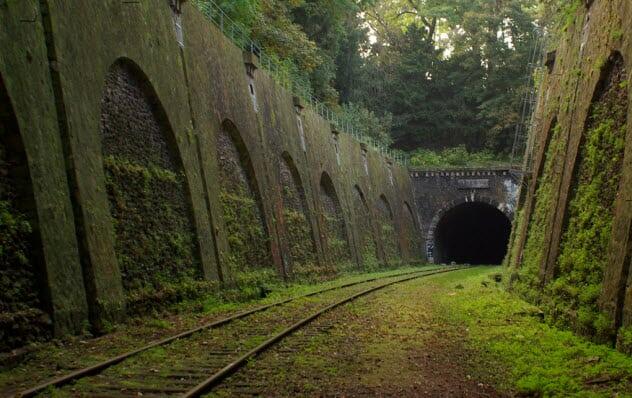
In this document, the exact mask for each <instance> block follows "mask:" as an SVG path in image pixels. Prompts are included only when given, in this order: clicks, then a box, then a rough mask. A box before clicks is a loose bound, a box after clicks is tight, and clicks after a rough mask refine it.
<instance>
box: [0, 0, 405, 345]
mask: <svg viewBox="0 0 632 398" xmlns="http://www.w3.org/2000/svg"><path fill="white" fill-rule="evenodd" d="M174 12H175V11H174V10H173V9H172V8H171V7H170V6H169V2H167V1H164V2H159V3H155V2H121V1H116V0H104V1H99V2H68V1H62V0H46V1H39V0H8V1H5V2H3V3H2V5H1V6H0V46H1V47H2V48H3V51H2V53H1V54H0V76H2V78H3V81H4V86H5V88H6V93H7V97H8V98H10V100H11V103H12V104H13V109H14V113H15V120H16V123H17V125H18V127H19V132H20V136H21V138H22V141H23V144H24V150H25V155H26V160H27V162H26V164H27V165H28V170H29V172H30V181H31V185H32V194H33V203H34V210H35V211H34V212H33V214H29V215H28V217H35V220H34V221H36V222H33V223H32V224H30V225H36V226H37V228H36V229H35V228H33V231H34V232H35V238H36V239H35V240H38V239H39V243H38V244H37V245H38V246H39V247H38V248H33V250H32V251H30V252H33V253H35V252H38V251H39V253H41V258H42V262H41V263H42V264H41V267H42V270H43V271H44V272H41V273H39V274H38V275H41V276H42V278H41V283H42V286H43V287H45V289H42V290H41V292H42V294H41V297H42V298H41V300H42V301H40V302H39V303H35V301H32V304H28V303H29V300H27V299H26V298H25V299H21V300H19V301H20V302H23V303H24V304H25V305H29V306H31V305H32V306H33V308H36V307H37V308H39V307H41V309H42V311H43V313H45V314H47V315H48V316H49V317H50V319H51V321H52V323H51V331H52V333H54V334H58V335H59V334H63V333H67V332H78V331H80V330H82V329H85V328H91V329H93V331H96V332H99V331H102V330H104V329H105V328H106V326H107V325H109V324H110V323H111V322H113V321H118V320H121V319H123V317H124V316H125V315H126V314H127V313H129V311H130V310H132V311H140V310H142V309H144V308H147V307H148V306H151V307H161V306H164V305H165V304H166V303H169V302H172V301H174V300H179V299H182V298H184V297H189V296H191V295H192V294H195V292H197V293H198V294H201V293H203V292H205V291H208V289H214V288H216V287H217V286H219V285H220V284H221V283H222V282H224V283H227V284H229V285H230V284H232V282H235V281H236V282H238V283H239V282H240V281H243V280H244V279H243V278H242V277H243V275H240V273H243V272H244V271H247V270H248V269H252V268H255V269H256V268H261V272H255V273H254V274H253V275H254V276H252V275H251V276H250V277H248V278H250V279H252V278H255V279H257V278H270V277H275V278H287V277H290V276H292V275H295V274H311V273H317V274H321V273H322V274H328V273H330V274H333V272H334V271H335V270H340V269H343V268H348V267H352V268H354V269H363V268H365V269H368V268H374V267H375V264H374V262H375V259H373V258H369V257H367V256H365V255H363V253H362V252H363V251H364V250H363V249H362V247H363V245H362V244H361V243H360V242H361V241H363V240H365V239H364V238H362V234H363V233H364V228H362V227H361V226H362V224H361V223H360V221H359V220H360V219H361V218H360V217H358V214H360V211H361V212H362V216H363V217H365V218H366V215H367V214H368V215H369V218H370V219H371V223H370V224H371V228H372V232H373V236H379V234H378V232H379V231H378V230H377V224H376V223H374V222H373V221H374V217H375V216H376V215H377V211H378V210H377V207H376V206H377V203H378V200H379V196H380V195H382V194H383V195H384V196H385V197H386V198H387V200H388V202H389V203H390V205H391V208H392V213H393V214H392V219H393V230H394V238H393V239H395V240H397V242H398V245H399V247H402V246H401V245H402V242H405V241H406V239H410V237H406V236H403V234H405V233H406V232H405V231H407V229H405V228H404V227H403V225H404V221H403V220H402V214H403V213H404V212H403V210H402V209H403V203H404V202H406V201H407V202H409V203H414V198H413V195H412V190H411V184H410V180H409V177H408V172H407V170H405V168H403V167H400V166H399V165H397V164H393V163H392V162H390V161H389V160H388V159H386V158H385V157H384V156H383V155H382V154H380V153H378V152H376V151H374V150H372V149H371V148H367V147H366V146H363V145H362V144H360V143H359V142H358V141H357V140H356V139H354V138H353V137H351V136H349V135H347V134H344V133H338V132H336V131H335V129H332V126H331V125H330V124H329V123H328V122H327V121H325V120H324V119H323V118H321V117H320V116H319V115H318V114H317V113H316V112H314V110H313V109H311V108H310V107H309V106H306V104H302V103H301V101H300V100H296V99H295V98H293V96H292V94H291V93H290V92H289V91H288V90H287V89H285V88H283V87H281V86H280V85H279V84H278V83H277V81H276V80H274V79H273V78H272V77H271V76H269V75H268V74H267V72H265V71H264V70H262V69H260V68H257V65H256V64H257V62H258V60H257V59H256V57H255V56H253V55H251V54H247V55H246V56H245V55H244V53H243V52H242V50H241V49H239V48H237V47H236V46H234V45H233V44H232V43H231V42H230V41H229V40H228V39H227V38H226V37H225V36H224V34H223V33H222V32H221V31H220V30H219V29H218V28H217V27H216V26H214V25H213V24H211V23H210V22H209V21H208V20H207V19H206V18H205V17H204V16H203V15H202V14H201V13H200V12H199V11H198V10H197V9H196V8H195V7H194V5H192V4H191V3H190V2H187V3H184V5H183V8H182V15H181V26H182V28H183V32H184V42H183V46H180V45H179V43H178V41H177V40H176V39H177V36H176V27H175V25H174ZM25 21H28V22H25ZM95 38H98V40H97V41H95ZM246 64H248V68H247V67H246ZM123 65H127V66H123ZM226 121H229V122H230V123H231V125H232V131H233V133H234V132H236V134H233V133H231V134H228V135H226V134H224V132H225V129H224V126H225V122H226ZM226 137H228V138H230V139H228V140H227V141H226ZM236 137H239V139H236ZM224 142H226V143H227V146H224V145H223V143H224ZM228 144H230V145H228ZM222 148H224V149H226V151H224V149H222ZM336 149H337V151H338V156H337V155H336ZM287 159H291V160H292V162H291V164H292V165H290V163H287V162H286V163H283V160H287ZM365 160H366V161H365ZM227 165H230V166H231V167H232V166H235V168H233V169H231V171H229V170H228V169H227ZM365 165H366V167H365ZM288 170H289V171H290V172H289V173H288ZM227 171H229V172H227ZM323 173H326V174H327V175H328V176H329V182H328V183H327V187H326V189H325V190H324V191H323V189H322V188H321V178H322V175H323ZM290 175H291V176H292V178H291V179H290V178H288V176H290ZM235 176H237V177H239V178H236V179H235V178H233V177H235ZM244 181H246V182H247V183H244ZM355 186H358V187H360V189H361V190H362V192H363V193H364V195H365V199H366V207H368V209H369V211H368V213H367V212H366V211H365V210H364V209H360V208H359V207H358V206H356V205H354V196H353V195H354V193H353V192H354V187H355ZM322 192H325V194H322ZM334 193H335V195H334ZM297 197H298V198H300V200H298V201H296V198H297ZM244 209H246V210H247V211H238V210H244ZM326 209H329V210H326ZM325 214H331V215H333V214H335V217H325ZM240 217H245V219H239V218H240ZM330 219H334V220H335V223H333V224H332V223H329V222H328V220H330ZM235 220H237V221H235ZM334 224H335V228H333V227H332V226H333V225H334ZM246 226H247V228H246V229H247V231H246V230H245V229H244V228H245V227H246ZM334 230H335V231H336V232H335V233H334ZM24 231H26V229H25V230H24ZM343 231H344V232H343ZM334 235H335V236H337V238H336V240H338V241H340V242H342V244H341V247H343V246H344V250H343V251H342V252H343V253H344V256H340V257H339V258H336V260H339V259H341V260H340V261H336V262H337V263H338V264H332V262H331V261H330V260H331V259H332V257H331V256H330V255H329V253H328V251H327V250H326V249H325V248H326V247H329V246H328V245H329V244H330V240H329V237H330V236H334ZM299 236H300V238H298V237H299ZM29 239H30V238H27V237H20V238H19V239H18V240H19V241H20V243H19V245H24V244H25V242H27V241H29ZM376 245H377V247H376V250H370V252H375V253H377V257H376V258H377V261H379V263H380V264H384V263H385V262H386V257H385V255H384V248H383V247H382V242H381V240H377V241H376ZM245 247H248V248H249V249H248V250H250V249H252V248H253V247H256V248H257V250H254V251H256V252H257V254H256V255H254V257H249V255H248V256H247V255H246V254H245V253H244V251H243V250H242V249H244V248H245ZM38 249H39V250H38ZM259 249H261V250H259ZM236 258H238V260H236ZM25 275H26V276H25V278H23V279H24V280H25V281H26V283H27V284H31V283H40V281H39V280H38V281H34V280H33V279H37V278H31V276H30V275H31V274H30V273H28V274H25ZM28 289H30V288H28ZM28 289H26V290H28ZM3 311H4V310H3ZM2 316H3V317H4V316H5V313H4V312H3V314H2ZM41 319H42V320H45V319H46V317H45V316H44V317H42V318H41ZM27 323H28V324H31V322H30V321H29V322H27ZM33 325H35V324H34V323H33Z"/></svg>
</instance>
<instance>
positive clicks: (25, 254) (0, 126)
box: [0, 76, 52, 351]
mask: <svg viewBox="0 0 632 398" xmlns="http://www.w3.org/2000/svg"><path fill="white" fill-rule="evenodd" d="M42 261H43V258H42V252H41V241H40V236H39V231H38V224H37V213H36V209H35V199H34V196H33V188H32V184H31V178H30V172H29V166H28V160H27V157H26V152H25V149H24V145H23V142H22V136H21V134H20V128H19V126H18V122H17V118H16V116H15V113H14V109H13V106H12V104H11V99H10V98H9V95H8V93H7V90H6V88H5V85H4V80H3V79H2V76H0V314H1V315H2V316H1V317H0V351H7V350H10V349H13V348H17V347H20V346H22V345H24V344H26V343H29V342H32V341H36V340H43V339H47V338H50V337H51V334H52V330H51V327H50V324H49V322H48V321H47V320H49V319H50V318H49V317H48V314H49V311H50V309H49V308H47V307H48V306H47V305H45V304H46V302H47V301H48V297H46V289H44V287H45V286H46V284H45V275H44V274H43V273H44V271H43V266H42V265H43V264H42Z"/></svg>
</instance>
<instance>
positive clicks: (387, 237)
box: [380, 218, 402, 266]
mask: <svg viewBox="0 0 632 398" xmlns="http://www.w3.org/2000/svg"><path fill="white" fill-rule="evenodd" d="M380 221H381V222H380V230H381V234H382V243H383V245H384V253H385V254H386V259H387V261H388V263H389V265H390V266H393V265H399V264H401V262H402V259H401V255H400V253H399V247H398V245H397V233H396V231H395V227H394V226H393V223H392V221H391V220H387V219H384V218H383V219H381V220H380Z"/></svg>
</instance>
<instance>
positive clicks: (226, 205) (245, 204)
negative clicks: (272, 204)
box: [220, 187, 273, 275]
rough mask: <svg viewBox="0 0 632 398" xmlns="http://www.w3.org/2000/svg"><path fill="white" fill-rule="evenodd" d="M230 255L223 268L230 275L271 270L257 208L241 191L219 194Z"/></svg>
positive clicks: (238, 189)
mask: <svg viewBox="0 0 632 398" xmlns="http://www.w3.org/2000/svg"><path fill="white" fill-rule="evenodd" d="M220 201H221V205H222V210H223V215H224V224H225V226H226V233H227V240H228V244H229V246H230V255H229V259H228V264H226V265H227V267H228V269H229V272H230V274H231V275H237V273H239V272H247V271H252V270H261V269H266V268H268V269H269V268H273V267H272V259H271V258H270V251H269V249H268V247H269V241H268V234H267V233H266V231H265V228H264V225H263V220H262V218H261V213H260V210H259V207H258V205H257V203H256V201H255V199H254V198H252V197H251V196H250V195H248V194H247V193H246V191H245V189H243V188H239V187H238V188H235V189H234V191H227V190H222V192H221V193H220Z"/></svg>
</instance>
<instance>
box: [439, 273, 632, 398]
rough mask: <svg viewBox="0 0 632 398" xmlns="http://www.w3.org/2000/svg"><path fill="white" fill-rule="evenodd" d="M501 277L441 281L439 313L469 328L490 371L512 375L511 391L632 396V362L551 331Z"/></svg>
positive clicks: (506, 382)
mask: <svg viewBox="0 0 632 398" xmlns="http://www.w3.org/2000/svg"><path fill="white" fill-rule="evenodd" d="M500 272H501V269H500V268H492V269H489V268H475V269H471V270H467V271H460V272H456V273H451V274H446V275H444V276H441V277H439V278H436V279H435V280H436V282H437V284H438V285H439V286H440V287H441V288H442V290H443V291H440V292H439V294H438V295H437V297H439V304H440V308H439V313H440V314H443V316H444V317H445V318H446V319H447V320H448V321H449V322H450V323H451V324H454V325H464V326H465V327H466V328H467V330H468V335H467V341H468V344H469V345H470V347H471V348H473V349H474V350H475V351H476V352H477V353H478V355H480V356H481V361H484V362H488V364H486V365H485V366H486V367H487V368H489V369H506V370H507V373H506V374H505V375H501V376H502V377H501V379H502V380H503V387H504V388H505V389H508V390H517V392H519V393H520V394H526V395H528V396H547V397H549V396H565V397H567V396H578V397H600V396H603V397H607V396H629V395H627V394H632V358H631V357H628V356H626V355H624V354H622V353H620V352H617V351H615V350H614V349H612V348H610V347H608V346H605V345H598V344H594V343H591V342H589V341H587V340H585V339H583V338H582V337H579V336H577V335H575V334H573V333H571V332H569V331H563V330H560V329H556V328H555V327H553V326H550V325H548V324H547V323H546V322H544V321H543V313H542V312H541V311H540V309H539V308H538V307H535V306H533V305H531V304H529V303H527V302H525V301H522V300H520V299H518V298H516V297H515V296H513V295H511V294H510V293H508V292H506V291H504V290H503V288H502V284H501V283H497V282H495V281H494V280H493V279H492V278H490V277H493V276H495V275H497V274H500ZM456 285H461V286H462V287H463V288H462V289H454V287H455V286H456ZM446 293H447V294H446ZM616 394H619V395H616Z"/></svg>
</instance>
